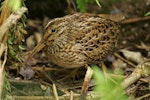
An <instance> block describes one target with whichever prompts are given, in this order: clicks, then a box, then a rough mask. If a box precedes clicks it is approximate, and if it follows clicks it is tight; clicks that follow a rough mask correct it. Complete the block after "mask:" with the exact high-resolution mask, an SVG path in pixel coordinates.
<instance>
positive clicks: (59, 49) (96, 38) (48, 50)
mask: <svg viewBox="0 0 150 100" xmlns="http://www.w3.org/2000/svg"><path fill="white" fill-rule="evenodd" d="M119 33H120V24H119V23H118V22H116V21H114V20H111V19H110V18H105V17H102V16H99V15H98V14H91V13H75V14H71V15H66V16H64V17H60V18H54V19H52V20H50V21H49V22H48V24H47V25H46V27H45V29H44V33H43V37H42V39H41V41H40V42H39V43H38V44H37V46H36V47H35V48H34V49H33V50H32V52H31V54H30V56H33V55H34V54H35V53H37V52H39V51H40V50H42V51H43V52H44V53H45V55H46V57H47V58H48V61H50V62H51V63H54V64H56V65H58V66H61V67H64V68H79V67H82V66H85V64H88V65H90V64H98V63H99V62H100V61H103V59H104V58H106V57H107V56H108V55H109V54H110V53H111V52H112V51H113V49H114V48H115V47H116V44H117V40H118V35H119Z"/></svg>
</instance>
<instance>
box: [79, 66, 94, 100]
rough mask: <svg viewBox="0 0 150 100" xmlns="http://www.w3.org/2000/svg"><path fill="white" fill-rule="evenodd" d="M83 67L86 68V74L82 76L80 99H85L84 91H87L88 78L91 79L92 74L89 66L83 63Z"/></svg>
mask: <svg viewBox="0 0 150 100" xmlns="http://www.w3.org/2000/svg"><path fill="white" fill-rule="evenodd" d="M85 67H86V68H87V71H86V74H85V77H84V82H83V85H82V90H81V95H80V100H84V99H85V96H86V93H87V90H88V87H89V84H90V80H91V78H92V75H93V70H92V69H91V68H90V66H88V65H85Z"/></svg>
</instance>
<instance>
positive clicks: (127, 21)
mask: <svg viewBox="0 0 150 100" xmlns="http://www.w3.org/2000/svg"><path fill="white" fill-rule="evenodd" d="M145 20H150V16H145V17H137V18H131V19H126V20H123V21H122V22H121V24H129V23H135V22H139V21H145Z"/></svg>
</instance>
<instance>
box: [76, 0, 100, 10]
mask: <svg viewBox="0 0 150 100" xmlns="http://www.w3.org/2000/svg"><path fill="white" fill-rule="evenodd" d="M94 1H95V2H96V3H97V5H98V6H101V5H100V3H99V0H76V2H77V7H78V8H79V10H80V12H86V11H87V6H86V5H87V3H94Z"/></svg>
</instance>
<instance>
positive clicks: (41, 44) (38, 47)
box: [30, 41, 45, 57]
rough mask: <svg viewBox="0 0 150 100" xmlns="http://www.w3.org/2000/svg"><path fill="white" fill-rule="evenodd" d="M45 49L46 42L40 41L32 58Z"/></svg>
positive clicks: (32, 53)
mask: <svg viewBox="0 0 150 100" xmlns="http://www.w3.org/2000/svg"><path fill="white" fill-rule="evenodd" d="M44 47H45V44H44V41H40V42H39V43H38V44H37V46H36V47H35V48H34V49H33V50H32V51H31V55H30V56H31V57H33V56H34V55H35V54H36V53H37V52H39V51H40V50H42V49H43V48H44Z"/></svg>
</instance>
